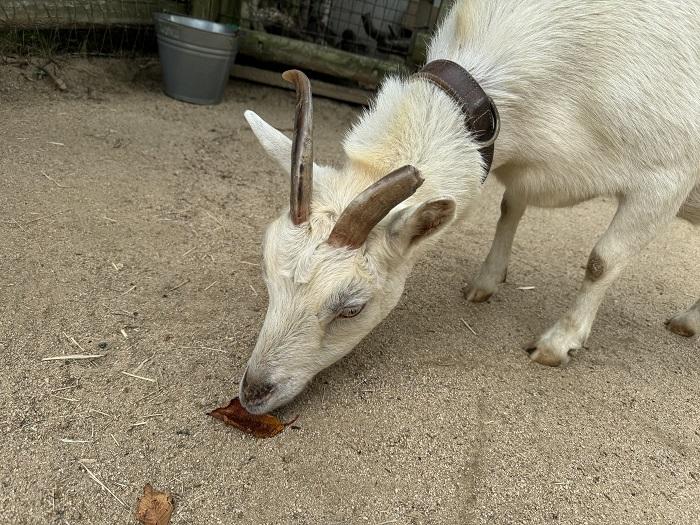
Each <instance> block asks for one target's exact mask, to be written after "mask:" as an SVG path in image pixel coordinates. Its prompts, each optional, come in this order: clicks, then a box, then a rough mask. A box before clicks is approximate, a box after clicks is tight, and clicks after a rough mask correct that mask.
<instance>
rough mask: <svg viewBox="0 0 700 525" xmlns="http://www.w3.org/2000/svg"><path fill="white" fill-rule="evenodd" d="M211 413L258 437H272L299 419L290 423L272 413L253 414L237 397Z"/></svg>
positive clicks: (228, 423) (210, 413)
mask: <svg viewBox="0 0 700 525" xmlns="http://www.w3.org/2000/svg"><path fill="white" fill-rule="evenodd" d="M209 415H210V416H212V417H215V418H216V419H220V420H221V421H223V422H224V423H226V424H227V425H231V426H233V427H236V428H237V429H239V430H242V431H243V432H245V433H246V434H252V435H253V436H255V437H257V438H271V437H273V436H276V435H277V434H279V433H280V432H282V431H283V430H284V429H285V427H287V426H289V425H291V424H292V423H294V421H296V419H297V418H294V419H293V420H292V421H290V422H289V423H283V422H282V421H280V420H279V419H277V418H276V417H275V416H271V415H270V414H263V415H261V416H259V415H255V414H251V413H250V412H248V411H247V410H246V409H245V408H243V405H241V402H240V401H239V400H238V398H237V397H236V398H234V399H232V400H231V402H230V403H229V404H228V406H226V407H219V408H217V409H216V410H213V411H212V412H209Z"/></svg>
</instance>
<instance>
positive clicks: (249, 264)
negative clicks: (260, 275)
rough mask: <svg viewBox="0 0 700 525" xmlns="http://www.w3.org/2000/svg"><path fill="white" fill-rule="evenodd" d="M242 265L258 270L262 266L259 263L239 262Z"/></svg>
mask: <svg viewBox="0 0 700 525" xmlns="http://www.w3.org/2000/svg"><path fill="white" fill-rule="evenodd" d="M238 262H239V263H240V264H247V265H248V266H255V267H256V268H260V265H259V264H257V263H252V262H248V261H238Z"/></svg>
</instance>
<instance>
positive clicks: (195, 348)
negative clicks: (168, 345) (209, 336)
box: [182, 346, 226, 354]
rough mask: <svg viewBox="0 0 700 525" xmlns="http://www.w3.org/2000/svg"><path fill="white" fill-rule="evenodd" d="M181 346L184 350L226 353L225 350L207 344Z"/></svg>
mask: <svg viewBox="0 0 700 525" xmlns="http://www.w3.org/2000/svg"><path fill="white" fill-rule="evenodd" d="M182 348H183V349H184V350H211V351H212V352H221V353H222V354H225V353H226V350H222V349H221V348H211V347H209V346H183V347H182Z"/></svg>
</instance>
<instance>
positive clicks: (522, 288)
mask: <svg viewBox="0 0 700 525" xmlns="http://www.w3.org/2000/svg"><path fill="white" fill-rule="evenodd" d="M534 289H535V287H534V286H518V290H534Z"/></svg>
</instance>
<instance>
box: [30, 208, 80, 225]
mask: <svg viewBox="0 0 700 525" xmlns="http://www.w3.org/2000/svg"><path fill="white" fill-rule="evenodd" d="M67 211H70V210H61V211H57V212H56V213H50V214H49V215H42V216H41V217H37V218H36V219H30V220H28V221H24V224H32V223H33V222H38V221H41V220H43V219H48V218H50V217H55V216H56V215H60V214H61V213H65V212H67Z"/></svg>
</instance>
